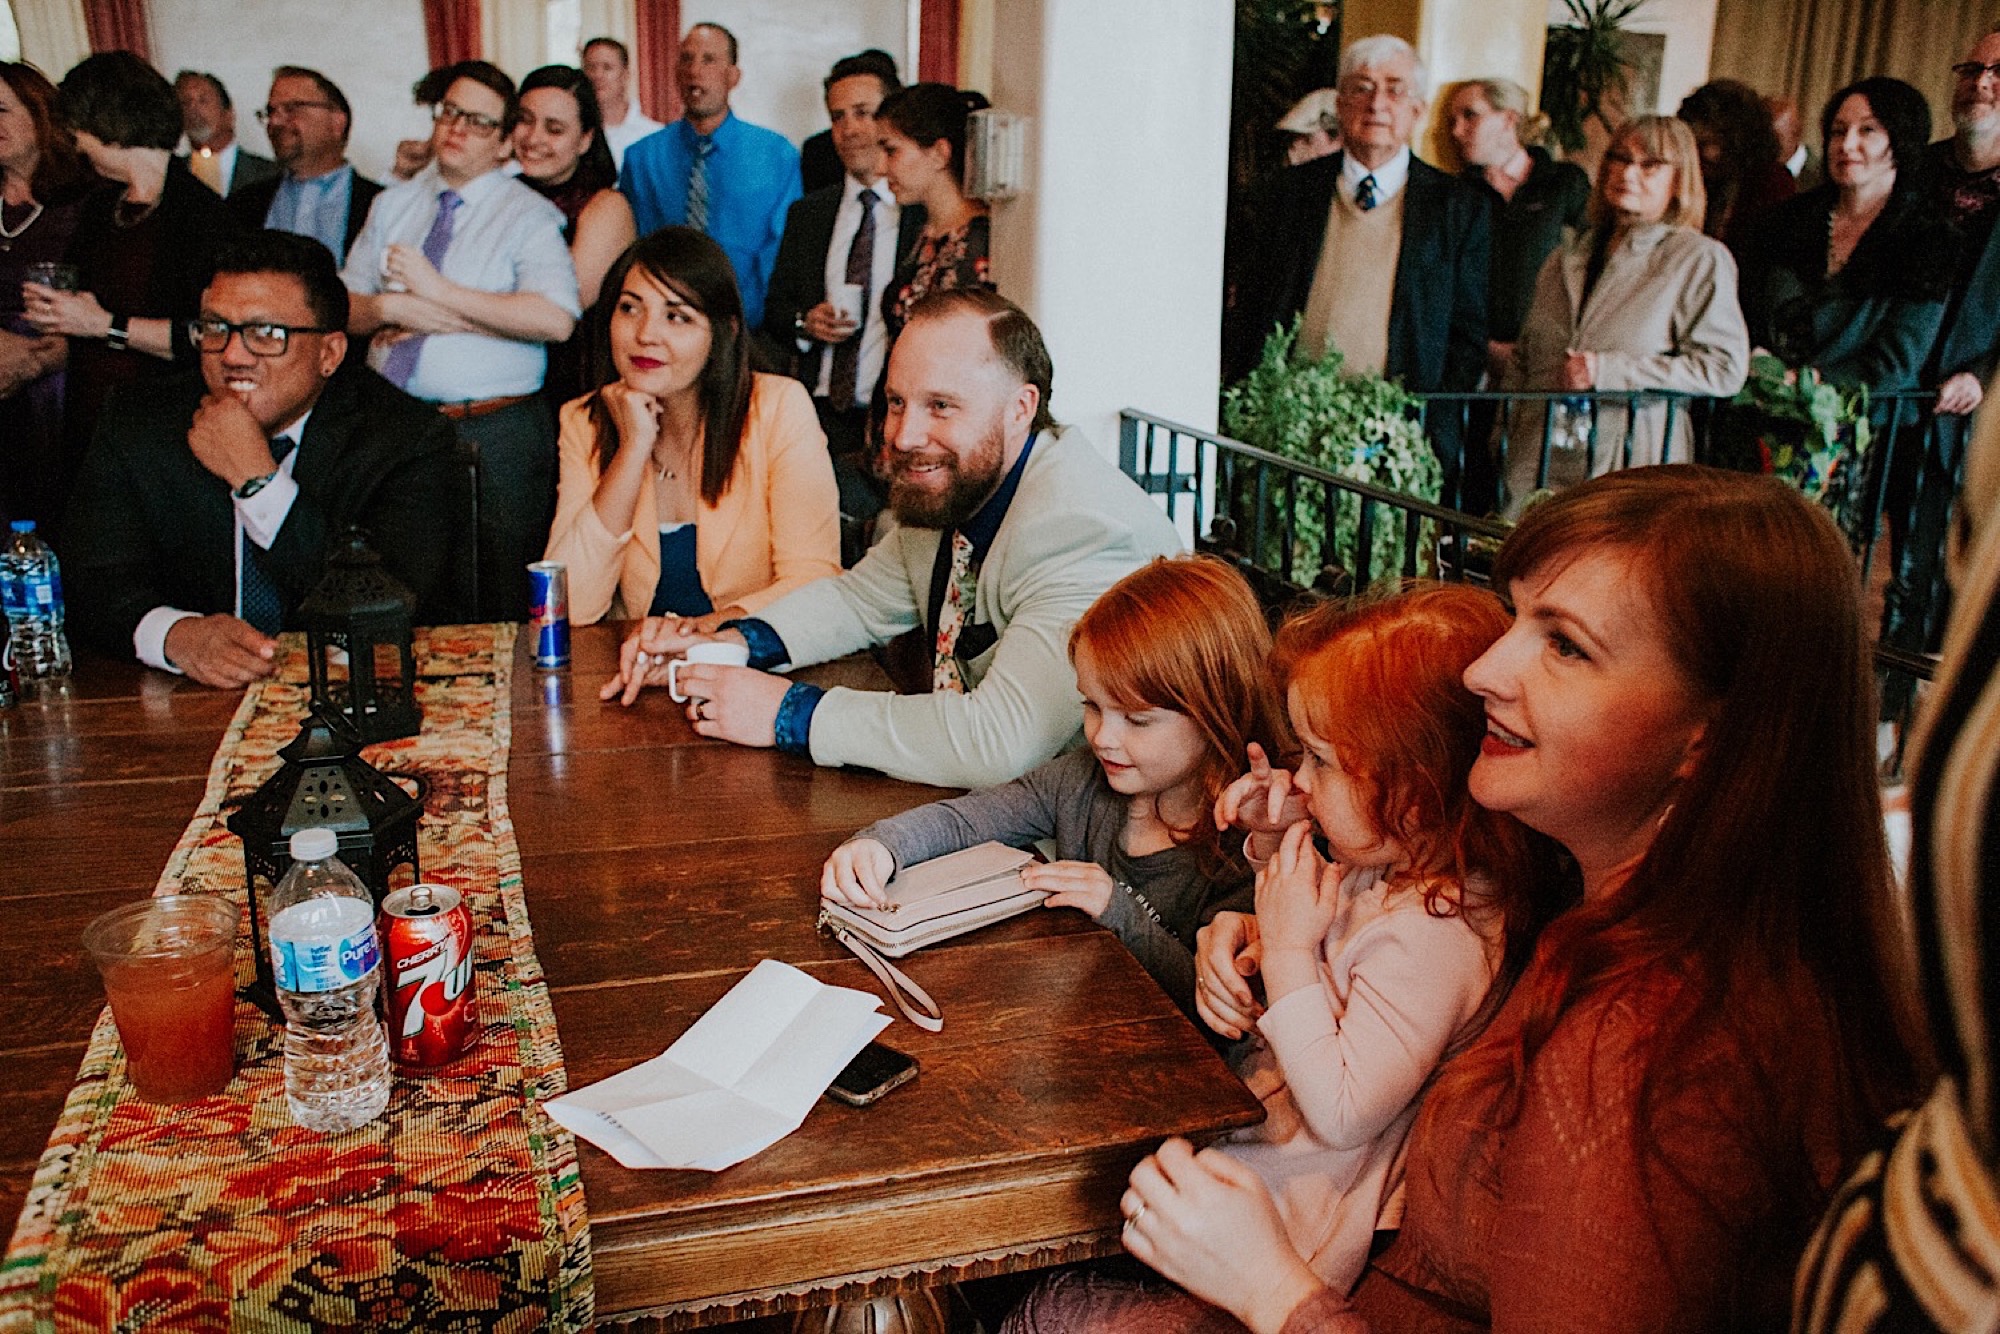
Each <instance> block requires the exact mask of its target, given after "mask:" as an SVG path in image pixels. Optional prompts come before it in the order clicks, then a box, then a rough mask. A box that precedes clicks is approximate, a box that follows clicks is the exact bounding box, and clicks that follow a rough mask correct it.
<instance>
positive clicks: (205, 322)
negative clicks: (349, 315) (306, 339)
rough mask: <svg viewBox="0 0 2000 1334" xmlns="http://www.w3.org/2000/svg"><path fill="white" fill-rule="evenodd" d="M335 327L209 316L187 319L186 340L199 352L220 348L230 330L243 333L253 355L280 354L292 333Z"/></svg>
mask: <svg viewBox="0 0 2000 1334" xmlns="http://www.w3.org/2000/svg"><path fill="white" fill-rule="evenodd" d="M336 332H338V331H337V330H334V329H322V328H320V327H319V326H318V325H303V324H268V323H265V322H264V321H261V320H259V321H255V322H253V323H250V324H231V323H230V322H229V321H228V320H223V319H216V318H214V317H209V318H205V319H199V320H189V321H188V322H187V335H188V341H189V342H191V343H193V344H194V345H195V347H196V349H197V350H199V351H202V352H210V353H214V352H220V351H222V350H223V349H224V348H226V347H228V346H229V338H230V335H232V334H242V335H243V346H244V348H245V349H246V350H248V352H249V353H250V355H251V356H253V357H282V356H284V355H285V351H286V349H287V348H289V347H290V346H291V345H292V335H293V334H323V333H336Z"/></svg>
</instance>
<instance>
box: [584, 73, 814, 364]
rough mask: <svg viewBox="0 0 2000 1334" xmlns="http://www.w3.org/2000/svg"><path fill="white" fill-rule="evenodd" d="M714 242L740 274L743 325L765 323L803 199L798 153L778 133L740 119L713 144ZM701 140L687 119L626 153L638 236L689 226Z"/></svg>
mask: <svg viewBox="0 0 2000 1334" xmlns="http://www.w3.org/2000/svg"><path fill="white" fill-rule="evenodd" d="M709 137H710V138H711V139H713V140H714V141H715V151H714V152H713V153H711V154H710V155H709V159H708V234H709V235H710V236H712V237H714V238H715V241H716V244H717V245H720V246H721V247H722V250H723V253H724V254H726V255H728V256H729V262H730V264H731V265H732V266H733V267H734V268H735V270H736V284H737V286H738V287H739V288H740V289H741V290H742V292H743V317H744V319H745V320H747V321H748V322H749V325H750V327H751V328H753V329H754V328H756V327H757V326H758V325H760V324H762V323H763V322H764V292H765V289H766V288H767V287H769V286H770V283H771V269H772V266H773V265H775V264H776V263H777V262H778V241H779V238H781V237H782V236H783V235H784V232H785V211H786V210H787V209H789V208H790V207H791V206H792V202H793V201H794V200H796V199H797V198H798V197H799V150H798V149H796V148H794V147H792V145H791V144H790V142H788V141H787V140H786V139H785V137H784V136H783V135H781V134H779V133H777V132H776V131H775V130H767V129H764V128H763V127H762V126H759V125H752V124H750V123H749V122H747V121H741V120H738V119H737V118H736V116H735V114H734V113H731V114H730V115H727V116H725V117H723V121H722V124H720V125H718V126H716V127H715V133H714V134H712V135H710V136H709ZM699 138H700V136H699V135H697V134H696V133H695V130H694V126H692V125H690V124H688V122H687V121H686V120H685V119H682V120H677V121H675V122H674V123H673V124H671V125H669V126H667V127H666V128H665V129H662V130H660V131H658V132H657V133H654V134H649V135H647V136H646V137H645V138H644V139H641V140H640V141H639V142H638V143H635V144H633V145H632V147H631V148H629V149H627V150H626V152H625V168H624V170H623V171H622V172H620V173H619V177H618V188H619V190H620V191H621V192H623V194H624V195H625V197H626V198H627V199H629V200H630V201H632V215H633V217H634V218H636V219H637V220H638V223H639V235H641V236H645V235H646V234H648V233H649V232H656V231H658V230H659V229H660V228H662V227H674V226H680V225H682V224H684V223H685V222H686V221H687V184H688V169H689V168H690V167H692V166H693V165H694V154H695V144H696V142H697V141H698V140H699Z"/></svg>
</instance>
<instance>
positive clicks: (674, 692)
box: [667, 639, 750, 704]
mask: <svg viewBox="0 0 2000 1334" xmlns="http://www.w3.org/2000/svg"><path fill="white" fill-rule="evenodd" d="M691 662H712V663H714V664H716V665H717V666H719V667H748V666H749V665H750V649H749V646H748V645H745V644H735V643H730V642H728V641H726V640H724V641H716V640H712V639H711V640H704V641H703V642H701V643H699V644H691V645H689V646H688V651H687V652H686V653H685V654H684V655H682V656H681V657H678V658H675V659H674V660H673V661H672V662H670V663H668V664H667V694H669V695H671V696H672V697H673V699H674V702H675V703H677V704H685V703H687V702H688V696H687V695H685V694H683V693H682V692H681V683H680V668H682V667H685V666H686V665H687V664H688V663H691Z"/></svg>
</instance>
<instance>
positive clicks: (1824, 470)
mask: <svg viewBox="0 0 2000 1334" xmlns="http://www.w3.org/2000/svg"><path fill="white" fill-rule="evenodd" d="M1734 403H1735V405H1736V406H1738V407H1740V408H1748V409H1749V410H1750V411H1749V412H1748V413H1745V414H1742V416H1744V417H1745V418H1747V425H1748V430H1747V432H1746V434H1747V435H1748V436H1749V439H1750V442H1751V444H1752V446H1753V447H1754V451H1755V453H1754V457H1750V458H1746V459H1740V460H1736V462H1737V463H1738V464H1739V465H1741V466H1747V467H1749V468H1751V469H1753V470H1755V471H1759V472H1764V473H1769V474H1770V475H1771V476H1773V477H1778V478H1781V479H1783V480H1784V481H1786V482H1789V483H1791V484H1792V485H1793V486H1795V487H1797V488H1798V489H1799V490H1801V491H1803V492H1804V493H1805V494H1806V495H1808V496H1810V497H1812V498H1813V499H1814V500H1817V501H1818V502H1819V503H1820V504H1822V505H1824V506H1826V507H1827V508H1828V509H1830V510H1832V511H1833V513H1834V516H1835V517H1836V518H1845V517H1846V514H1847V511H1848V510H1849V509H1850V507H1851V505H1852V503H1853V502H1855V501H1857V500H1858V499H1859V497H1860V490H1861V481H1862V461H1863V460H1864V459H1865V458H1866V457H1867V455H1868V444H1869V440H1870V438H1871V436H1872V434H1873V433H1872V431H1871V429H1870V425H1869V420H1868V389H1867V387H1866V386H1865V385H1864V386H1857V387H1856V388H1853V389H1842V388H1840V387H1839V386H1838V385H1832V384H1828V383H1827V382H1826V381H1825V380H1822V379H1821V378H1820V376H1819V372H1817V371H1815V370H1814V369H1813V368H1812V367H1810V366H1808V367H1806V368H1804V369H1803V370H1796V371H1795V370H1792V369H1791V368H1790V367H1788V366H1786V365H1785V363H1784V362H1782V361H1780V360H1778V359H1777V358H1776V357H1774V356H1772V355H1770V354H1769V353H1767V352H1760V353H1758V354H1756V355H1755V356H1753V357H1751V358H1750V377H1749V379H1747V380H1745V381H1744V382H1743V389H1742V391H1741V392H1740V393H1738V394H1737V395H1736V398H1735V400H1734Z"/></svg>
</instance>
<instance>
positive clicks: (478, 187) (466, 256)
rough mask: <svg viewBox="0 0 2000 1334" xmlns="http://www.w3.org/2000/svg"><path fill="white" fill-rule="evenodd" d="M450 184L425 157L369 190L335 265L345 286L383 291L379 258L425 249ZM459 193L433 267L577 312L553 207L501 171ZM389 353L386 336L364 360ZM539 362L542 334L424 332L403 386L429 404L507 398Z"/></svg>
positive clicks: (523, 386) (533, 382) (378, 363)
mask: <svg viewBox="0 0 2000 1334" xmlns="http://www.w3.org/2000/svg"><path fill="white" fill-rule="evenodd" d="M449 188H451V187H449V186H447V185H446V184H445V181H444V178H443V177H442V176H440V175H439V174H438V170H437V165H436V164H435V163H433V164H431V165H430V166H427V167H425V168H424V169H423V170H422V171H420V172H418V173H417V174H416V175H415V176H413V177H411V178H410V179H409V180H407V181H403V182H400V183H398V184H396V185H392V186H389V187H388V188H387V189H385V190H383V191H382V193H381V194H379V195H377V196H376V197H375V203H374V205H373V206H372V207H371V208H370V209H369V210H368V221H367V223H366V224H364V225H363V226H362V228H361V234H360V235H359V236H357V237H355V238H354V248H353V249H352V250H351V251H349V252H348V255H347V267H346V268H344V269H343V270H341V274H340V280H341V281H342V282H344V283H346V284H347V290H348V291H350V292H359V293H362V294H364V295H368V296H376V295H379V294H380V293H381V292H382V290H383V285H382V257H383V256H384V255H385V254H387V253H388V250H389V247H390V246H392V245H406V246H410V247H412V248H413V249H422V248H423V244H424V237H425V236H426V235H428V234H429V232H430V229H431V222H432V220H433V219H434V218H436V217H437V211H438V197H439V196H440V195H442V194H443V193H444V192H445V191H446V190H447V189H449ZM458 195H459V198H460V199H461V200H462V201H463V202H461V203H460V204H459V206H458V212H457V213H456V214H455V215H454V216H453V218H452V232H451V245H450V247H449V248H448V249H447V250H446V251H445V253H444V264H443V265H442V266H441V268H440V271H441V272H442V273H443V274H444V276H445V277H447V278H449V279H451V280H452V281H453V282H455V283H457V284H459V285H460V286H462V287H472V288H477V289H479V290H480V291H483V292H534V293H537V294H538V295H541V296H545V297H547V298H548V299H549V300H550V301H552V302H554V303H555V305H556V306H557V307H558V308H559V309H562V310H566V311H568V312H569V313H570V315H571V316H572V317H576V316H579V315H581V314H582V313H583V307H582V305H581V304H580V303H579V302H578V300H577V291H576V266H575V265H574V264H573V263H571V262H570V257H569V246H568V245H567V244H566V243H565V242H564V241H563V215H562V211H561V210H560V209H558V208H557V207H556V206H555V205H554V204H551V203H550V202H549V201H548V200H546V199H544V198H542V197H541V196H540V195H538V194H536V193H535V192H534V191H533V190H531V189H529V188H528V187H527V186H525V185H523V184H521V183H520V182H519V181H518V180H514V179H512V178H510V177H508V176H507V175H506V174H505V173H503V172H501V171H499V170H494V171H489V172H487V173H486V174H485V175H484V176H481V177H479V178H478V179H476V180H471V181H467V182H466V183H465V184H464V185H462V186H459V187H458ZM388 356H389V348H388V346H387V344H384V343H376V344H374V345H373V346H371V347H370V348H369V349H368V364H369V365H370V366H372V367H374V368H375V369H376V370H377V371H380V370H381V369H382V366H383V363H384V362H385V361H387V360H388ZM547 369H548V351H547V348H546V346H545V345H544V344H541V343H535V342H525V341H522V340H520V339H514V338H499V337H495V336H493V335H491V334H477V333H465V334H430V335H427V336H426V337H425V338H424V344H423V349H422V351H421V352H420V353H419V354H418V357H417V369H416V372H415V374H413V375H412V376H411V377H410V382H409V384H408V385H406V386H404V387H405V388H407V389H408V390H409V392H410V393H412V394H414V395H416V396H417V397H418V398H422V399H427V400H429V401H430V402H433V403H469V402H476V401H478V400H480V399H487V398H512V397H515V396H516V395H520V394H532V393H534V392H535V391H536V390H538V389H540V388H541V387H542V376H543V374H544V373H545V372H546V371H547Z"/></svg>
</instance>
